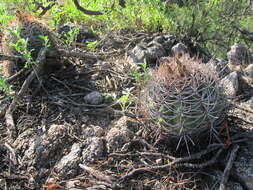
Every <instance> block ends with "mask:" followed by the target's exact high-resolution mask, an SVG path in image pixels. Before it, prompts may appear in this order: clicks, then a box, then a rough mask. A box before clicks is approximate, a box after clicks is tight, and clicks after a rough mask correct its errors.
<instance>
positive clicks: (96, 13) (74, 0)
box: [73, 0, 103, 15]
mask: <svg viewBox="0 0 253 190" xmlns="http://www.w3.org/2000/svg"><path fill="white" fill-rule="evenodd" d="M73 2H74V4H75V6H76V8H77V9H78V10H79V11H82V12H83V13H84V14H87V15H102V14H103V13H102V12H100V11H91V10H87V9H85V8H83V7H82V6H81V5H80V4H79V2H78V0H73Z"/></svg>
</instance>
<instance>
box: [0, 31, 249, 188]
mask: <svg viewBox="0 0 253 190" xmlns="http://www.w3.org/2000/svg"><path fill="white" fill-rule="evenodd" d="M158 35H160V34H147V33H142V32H130V31H118V32H115V33H111V34H107V35H104V36H102V37H100V40H101V42H100V44H99V46H98V47H97V49H96V50H95V51H94V52H89V53H90V54H92V55H94V56H95V57H96V59H79V58H63V59H62V60H61V61H62V64H64V66H63V67H62V68H61V69H60V70H57V71H54V72H52V73H46V74H44V75H43V76H42V78H41V81H42V85H40V84H39V81H38V80H37V79H35V80H33V82H32V83H31V84H30V86H29V88H28V90H27V91H26V93H25V95H24V96H23V97H22V99H20V100H18V101H17V107H16V109H15V112H14V114H13V116H14V121H15V127H16V132H17V135H16V137H15V138H10V135H9V133H10V131H8V127H7V125H6V120H5V115H4V114H5V111H6V109H7V108H8V106H9V105H10V103H11V100H12V99H11V98H6V96H5V95H4V94H3V93H1V100H0V101H1V103H0V104H1V108H0V109H1V110H0V189H3V190H32V189H44V190H53V189H66V190H79V189H80V190H81V189H87V190H95V189H97V190H98V189H104V190H107V189H108V190H109V189H126V190H130V189H131V190H132V189H138V190H139V189H140V190H141V189H153V190H156V189H164V190H165V189H172V190H174V189H180V190H181V189H191V190H192V189H207V190H209V189H218V188H219V187H220V184H221V183H222V182H224V181H225V182H226V185H227V187H228V188H229V189H248V190H250V185H252V183H251V184H250V182H249V181H250V178H249V177H248V178H247V177H246V178H243V177H241V176H240V175H238V171H239V170H238V168H239V167H241V166H239V165H240V164H241V163H243V162H248V161H247V160H249V159H251V160H252V157H251V158H250V155H247V154H248V153H249V152H248V151H245V150H248V148H249V147H251V145H252V143H251V141H252V140H251V139H252V123H253V116H252V112H249V111H248V110H249V109H246V108H245V107H244V108H245V109H246V110H245V109H244V110H243V109H240V108H235V109H233V110H231V111H230V112H229V114H228V116H227V118H226V120H225V122H224V123H222V124H221V125H222V126H221V129H222V130H221V131H220V132H219V140H221V142H219V141H216V140H213V141H212V144H210V143H209V141H208V140H207V138H208V133H207V134H206V135H203V136H201V137H200V138H199V139H198V140H197V141H196V142H195V144H196V146H194V147H193V148H192V149H191V153H192V154H191V155H188V153H187V150H186V147H184V146H182V147H181V148H180V149H179V150H178V151H175V149H174V148H175V144H173V142H174V139H173V137H169V138H171V139H169V140H168V138H166V136H161V135H160V133H159V130H158V129H156V126H155V125H154V124H152V123H150V122H147V121H146V120H144V119H143V118H142V116H141V113H140V110H139V109H138V104H136V103H135V104H134V103H132V104H131V105H130V106H129V107H128V109H127V111H126V112H123V111H122V107H121V106H120V104H118V103H115V101H114V100H113V97H112V96H109V95H112V94H115V95H116V96H117V97H120V96H121V95H122V91H123V90H124V89H127V88H133V90H132V94H133V95H134V96H135V97H138V89H137V88H136V84H135V80H134V79H133V77H132V74H131V72H130V71H131V70H134V69H136V65H135V64H133V63H131V62H130V61H128V60H127V59H126V57H125V55H126V52H127V51H129V50H131V49H132V48H134V47H135V45H136V44H137V43H139V42H140V41H141V40H143V39H145V38H148V37H150V38H154V37H155V36H158ZM175 43H176V42H175ZM26 77H27V75H24V76H20V78H19V79H18V80H16V81H14V82H13V83H12V85H13V89H14V91H15V92H18V91H19V90H20V88H21V85H22V83H23V82H24V81H25V79H26ZM102 93H103V94H107V95H108V96H106V95H103V96H102V95H101V94H102ZM87 95H88V96H87ZM233 153H234V154H237V159H236V161H235V166H232V169H231V170H230V169H229V172H230V173H229V176H230V177H229V179H228V180H226V175H227V173H226V171H227V170H226V168H227V167H228V168H229V167H231V166H228V163H229V160H230V159H232V161H231V162H232V164H233V162H234V160H233V159H234V158H233ZM244 158H245V159H244ZM245 167H247V166H245ZM247 180H248V181H247ZM251 187H252V186H251ZM220 190H222V189H221V188H220Z"/></svg>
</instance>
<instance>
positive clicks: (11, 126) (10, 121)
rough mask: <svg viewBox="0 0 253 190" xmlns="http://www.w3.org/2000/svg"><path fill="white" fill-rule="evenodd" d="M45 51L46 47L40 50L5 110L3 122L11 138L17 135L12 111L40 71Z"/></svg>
mask: <svg viewBox="0 0 253 190" xmlns="http://www.w3.org/2000/svg"><path fill="white" fill-rule="evenodd" d="M46 52H47V49H46V48H43V49H41V50H40V52H39V55H38V58H37V60H36V65H35V67H34V70H33V71H32V72H31V73H30V75H29V76H28V77H27V78H26V80H25V81H24V83H23V85H22V87H21V89H20V90H19V92H18V94H17V95H16V96H15V97H14V98H13V100H12V102H11V104H10V106H9V107H8V109H7V110H6V113H5V122H6V125H7V130H8V133H9V136H10V138H11V139H15V138H16V136H17V131H16V126H15V122H14V118H13V112H15V110H16V108H17V102H18V99H21V98H22V96H23V95H24V93H25V92H26V90H27V89H28V87H29V85H30V84H31V82H32V81H33V79H34V78H35V77H36V76H37V75H38V73H41V71H42V68H43V66H44V65H45V63H46Z"/></svg>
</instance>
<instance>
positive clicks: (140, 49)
mask: <svg viewBox="0 0 253 190" xmlns="http://www.w3.org/2000/svg"><path fill="white" fill-rule="evenodd" d="M147 54H148V53H147V48H146V47H145V44H138V45H136V46H135V47H134V48H133V50H132V51H130V52H129V53H128V59H129V61H131V62H133V63H135V64H138V63H144V62H145V60H146V59H147Z"/></svg>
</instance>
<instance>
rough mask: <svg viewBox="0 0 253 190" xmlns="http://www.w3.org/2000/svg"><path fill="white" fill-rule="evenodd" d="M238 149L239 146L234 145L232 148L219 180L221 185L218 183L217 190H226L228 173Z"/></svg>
mask: <svg viewBox="0 0 253 190" xmlns="http://www.w3.org/2000/svg"><path fill="white" fill-rule="evenodd" d="M238 149H239V146H238V145H235V146H234V147H233V149H232V151H231V154H230V157H229V160H228V163H227V165H226V168H225V170H224V173H223V175H222V178H221V183H220V189H219V190H226V183H227V181H228V177H229V174H230V171H231V169H232V166H233V162H234V160H235V157H236V153H237V151H238Z"/></svg>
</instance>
